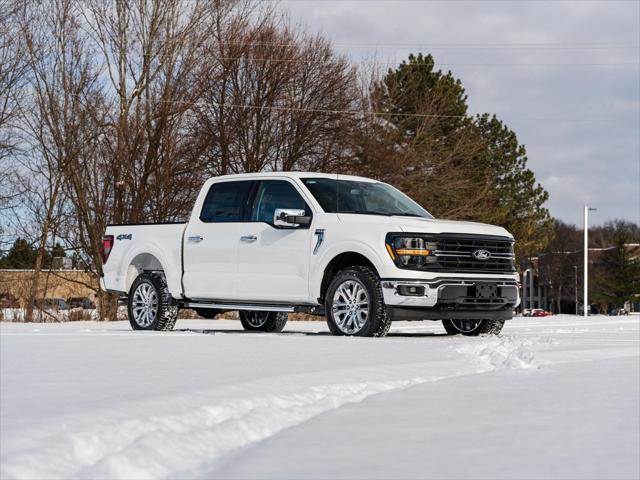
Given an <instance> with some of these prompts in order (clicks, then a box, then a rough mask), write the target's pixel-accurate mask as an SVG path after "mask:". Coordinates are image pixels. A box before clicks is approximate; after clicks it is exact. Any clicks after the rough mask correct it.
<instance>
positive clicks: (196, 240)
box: [187, 235, 204, 243]
mask: <svg viewBox="0 0 640 480" xmlns="http://www.w3.org/2000/svg"><path fill="white" fill-rule="evenodd" d="M187 240H189V241H190V242H193V243H200V242H201V241H202V240H204V238H202V237H201V236H200V235H194V236H193V237H189V238H187Z"/></svg>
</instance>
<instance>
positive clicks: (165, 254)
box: [102, 222, 186, 295]
mask: <svg viewBox="0 0 640 480" xmlns="http://www.w3.org/2000/svg"><path fill="white" fill-rule="evenodd" d="M185 226H186V223H175V222H171V223H146V224H125V225H109V226H108V227H107V231H106V235H112V236H113V247H112V249H111V253H110V255H109V259H108V260H107V262H106V263H105V265H104V269H103V270H104V277H103V279H102V283H103V287H104V288H105V289H106V290H109V291H112V292H116V293H124V292H127V291H128V290H129V286H130V285H131V283H133V280H134V279H135V278H136V277H137V276H138V275H139V274H140V273H141V272H142V271H144V270H163V271H164V272H167V274H168V275H167V284H168V285H169V289H170V290H171V291H172V293H174V295H175V294H178V293H179V292H181V291H182V287H181V282H180V278H181V272H182V235H183V232H184V229H185Z"/></svg>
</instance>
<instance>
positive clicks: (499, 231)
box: [339, 213, 513, 238]
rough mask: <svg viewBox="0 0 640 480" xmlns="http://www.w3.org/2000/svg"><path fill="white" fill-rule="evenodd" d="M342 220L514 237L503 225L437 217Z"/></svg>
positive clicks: (416, 230)
mask: <svg viewBox="0 0 640 480" xmlns="http://www.w3.org/2000/svg"><path fill="white" fill-rule="evenodd" d="M339 216H340V219H341V220H342V221H346V222H349V223H356V224H358V223H359V224H363V226H364V224H370V225H371V224H374V225H376V226H377V227H378V228H384V229H386V230H387V231H388V232H407V233H468V234H471V235H495V236H500V237H509V238H513V235H511V234H510V233H509V232H508V231H506V230H505V229H504V228H502V227H497V226H495V225H488V224H485V223H476V222H461V221H457V220H439V219H437V218H414V217H400V216H397V217H381V216H374V215H356V214H344V213H341V214H339Z"/></svg>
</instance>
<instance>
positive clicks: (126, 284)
mask: <svg viewBox="0 0 640 480" xmlns="http://www.w3.org/2000/svg"><path fill="white" fill-rule="evenodd" d="M139 255H150V256H152V257H154V258H155V259H156V260H157V261H158V262H159V263H160V267H161V269H162V271H164V272H165V276H166V279H167V286H168V287H169V291H170V292H171V295H172V296H173V297H174V298H180V297H181V296H182V295H181V287H180V275H176V272H180V271H181V265H180V263H179V262H178V261H171V260H169V259H167V258H166V256H165V255H164V254H163V253H162V250H161V249H160V247H159V246H158V245H157V244H155V243H153V242H149V241H147V242H144V243H142V244H140V245H136V246H135V247H134V248H133V249H132V250H131V251H130V252H127V255H126V256H125V257H123V259H122V261H121V263H120V265H119V267H118V271H119V272H126V273H125V274H124V275H123V276H122V277H120V279H119V283H120V285H121V286H122V291H125V292H128V291H129V288H130V287H131V284H132V283H133V281H134V280H135V277H136V276H137V275H138V273H139V272H138V269H135V268H133V270H134V272H132V271H131V270H132V267H134V263H133V261H134V260H135V258H136V257H138V256H139ZM132 277H133V278H132Z"/></svg>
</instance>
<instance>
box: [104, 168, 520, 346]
mask: <svg viewBox="0 0 640 480" xmlns="http://www.w3.org/2000/svg"><path fill="white" fill-rule="evenodd" d="M103 260H104V267H103V272H104V274H103V277H102V278H101V280H100V284H101V287H102V288H103V289H104V290H107V291H109V292H112V293H116V294H119V295H120V296H126V298H127V300H128V314H129V321H130V323H131V326H132V328H133V329H136V330H171V329H172V328H173V327H174V325H175V322H176V318H177V315H178V310H179V309H181V308H191V309H195V311H196V312H197V313H198V314H199V315H201V316H203V317H205V318H214V317H215V316H216V315H218V314H220V313H222V312H225V311H238V312H239V315H240V321H241V322H242V326H243V327H244V328H245V329H246V330H257V331H266V332H278V331H281V330H282V329H283V328H284V326H285V324H286V322H287V318H288V314H289V313H292V312H305V313H308V314H315V315H324V316H325V317H326V320H327V323H328V325H329V329H330V331H331V333H332V334H334V335H352V336H367V337H376V336H384V335H385V334H386V333H387V332H388V331H389V327H390V325H391V322H392V321H394V320H438V321H442V322H443V324H444V327H445V329H446V331H447V332H448V333H449V334H463V335H479V334H497V333H499V332H500V330H501V329H502V326H503V325H504V322H505V320H508V319H510V318H511V317H512V316H513V310H514V308H515V307H516V306H517V305H518V304H519V302H520V297H519V290H518V285H519V283H518V282H519V277H518V274H517V272H516V266H515V256H514V239H513V237H512V236H511V235H510V234H509V233H508V232H507V231H506V230H505V229H503V228H501V227H496V226H491V225H484V224H479V223H470V222H458V221H450V220H438V219H435V218H434V217H433V216H431V215H430V214H429V212H427V211H426V210H425V209H424V208H422V207H421V206H420V205H418V204H417V203H416V202H414V201H413V200H411V199H410V198H409V197H407V196H406V195H404V194H403V193H401V192H400V191H399V190H397V189H395V188H394V187H392V186H390V185H388V184H385V183H381V182H378V181H374V180H370V179H367V178H361V177H353V176H346V175H336V174H320V173H302V172H295V173H279V172H274V173H258V174H242V175H228V176H222V177H216V178H213V179H210V180H208V181H207V182H206V183H205V184H204V186H203V187H202V190H201V192H200V194H199V195H198V198H197V199H196V202H195V205H194V208H193V212H192V213H191V217H190V219H189V221H188V222H186V223H174V224H143V225H110V226H109V227H108V228H107V231H106V234H105V237H104V239H103Z"/></svg>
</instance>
